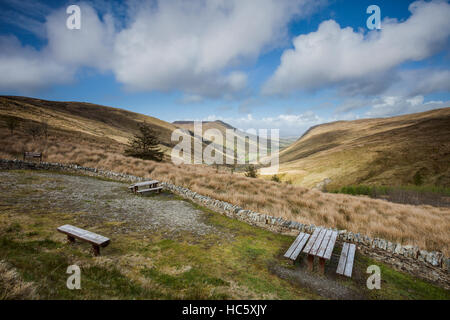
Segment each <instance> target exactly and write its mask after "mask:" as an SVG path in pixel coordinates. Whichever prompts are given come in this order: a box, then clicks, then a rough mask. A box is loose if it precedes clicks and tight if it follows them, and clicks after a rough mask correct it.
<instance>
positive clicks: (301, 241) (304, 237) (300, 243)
mask: <svg viewBox="0 0 450 320" xmlns="http://www.w3.org/2000/svg"><path fill="white" fill-rule="evenodd" d="M308 239H309V234H307V233H303V232H300V233H299V235H298V236H297V238H296V239H295V240H294V242H293V243H292V245H291V246H290V247H289V249H288V250H287V251H286V253H285V254H284V257H285V258H288V259H291V260H292V263H293V264H294V263H295V260H297V257H298V255H299V254H300V252H302V249H303V247H304V246H305V244H306V241H308Z"/></svg>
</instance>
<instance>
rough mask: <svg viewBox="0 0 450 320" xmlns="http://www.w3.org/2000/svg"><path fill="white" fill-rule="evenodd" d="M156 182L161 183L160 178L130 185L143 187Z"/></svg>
mask: <svg viewBox="0 0 450 320" xmlns="http://www.w3.org/2000/svg"><path fill="white" fill-rule="evenodd" d="M155 183H159V181H158V180H150V181H143V182H138V183H135V184H133V185H131V186H130V187H143V186H147V185H149V184H155Z"/></svg>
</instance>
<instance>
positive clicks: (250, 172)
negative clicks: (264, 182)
mask: <svg viewBox="0 0 450 320" xmlns="http://www.w3.org/2000/svg"><path fill="white" fill-rule="evenodd" d="M245 176H246V177H249V178H256V177H257V176H258V173H257V171H256V168H255V166H254V165H252V164H251V165H248V166H247V168H245Z"/></svg>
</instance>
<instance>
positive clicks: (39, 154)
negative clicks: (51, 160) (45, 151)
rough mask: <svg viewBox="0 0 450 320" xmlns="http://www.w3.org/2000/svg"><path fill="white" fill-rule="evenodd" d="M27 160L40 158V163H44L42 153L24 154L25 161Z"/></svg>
mask: <svg viewBox="0 0 450 320" xmlns="http://www.w3.org/2000/svg"><path fill="white" fill-rule="evenodd" d="M26 158H32V159H34V158H39V161H41V162H42V152H24V153H23V160H25V159H26Z"/></svg>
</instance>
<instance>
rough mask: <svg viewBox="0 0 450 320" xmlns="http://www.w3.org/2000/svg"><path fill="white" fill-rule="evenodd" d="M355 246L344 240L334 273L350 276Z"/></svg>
mask: <svg viewBox="0 0 450 320" xmlns="http://www.w3.org/2000/svg"><path fill="white" fill-rule="evenodd" d="M355 251H356V246H355V245H354V244H350V243H347V242H344V245H343V246H342V252H341V257H340V258H339V264H338V267H337V270H336V273H338V274H341V275H345V276H347V277H350V278H351V277H352V270H353V261H354V259H355Z"/></svg>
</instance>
